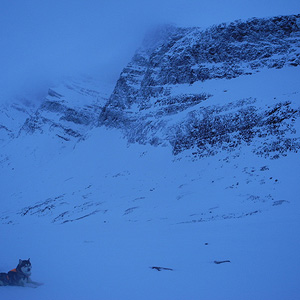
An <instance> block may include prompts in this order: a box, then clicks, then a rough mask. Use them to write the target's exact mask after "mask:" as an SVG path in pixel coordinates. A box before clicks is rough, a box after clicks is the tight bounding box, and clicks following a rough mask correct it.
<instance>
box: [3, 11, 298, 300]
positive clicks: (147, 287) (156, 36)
mask: <svg viewBox="0 0 300 300" xmlns="http://www.w3.org/2000/svg"><path fill="white" fill-rule="evenodd" d="M299 20H300V15H294V16H280V17H274V18H268V19H251V20H248V21H235V22H233V23H230V24H221V25H216V26H213V27H211V28H208V29H206V30H202V29H199V28H177V27H174V26H166V27H163V28H160V29H158V31H155V32H154V33H152V35H149V36H148V37H147V38H146V39H145V42H144V45H143V46H142V47H141V48H140V49H139V50H138V51H137V52H136V54H135V55H134V57H133V59H132V61H131V62H130V63H129V64H128V65H127V66H126V67H125V68H124V70H123V71H122V73H121V75H120V78H119V80H118V82H117V83H116V86H115V87H113V86H112V87H110V86H106V87H104V86H103V85H102V84H101V83H100V82H97V81H96V80H95V79H92V78H82V77H81V78H77V79H69V80H66V81H65V82H63V83H62V84H61V85H60V86H57V87H52V88H50V89H49V92H48V95H46V96H45V99H44V100H43V101H42V102H41V104H40V106H38V107H37V108H35V107H32V106H30V105H28V104H24V103H23V104H22V103H18V104H12V105H10V106H3V107H2V108H1V110H0V116H1V118H0V134H1V138H0V172H1V173H0V174H1V183H0V189H1V192H2V193H1V194H2V197H1V199H2V201H1V209H0V225H1V232H0V242H1V245H4V247H5V249H6V251H5V253H3V254H2V258H3V259H1V260H0V272H2V271H8V270H9V269H12V268H13V267H15V264H16V263H17V261H18V259H19V258H28V257H31V260H32V262H33V264H34V269H33V279H35V280H37V281H43V282H44V283H45V284H44V286H41V287H39V288H38V289H20V288H15V287H0V295H1V297H2V295H3V297H4V298H5V299H8V300H13V299H43V300H44V299H49V300H53V299H57V300H58V299H63V298H68V299H86V298H89V299H106V300H108V299H113V300H119V299H163V300H175V299H178V300H183V299H188V300H194V299H214V300H215V299H272V300H274V299H298V295H299V292H300V290H299V285H298V281H297V278H298V268H299V266H300V260H299V257H298V252H299V249H300V240H299V238H298V235H299V228H300V227H299V225H300V224H299V209H300V206H299V201H298V198H299V197H298V195H299V192H300V190H299V176H298V174H297V173H298V172H297V170H298V168H299V167H300V160H299V154H298V151H299V148H300V136H299V132H300V122H299V116H300V93H299V92H300V86H299V79H300V66H299V63H300V21H299ZM161 268H162V269H161ZM163 268H166V269H163ZM159 270H161V271H159Z"/></svg>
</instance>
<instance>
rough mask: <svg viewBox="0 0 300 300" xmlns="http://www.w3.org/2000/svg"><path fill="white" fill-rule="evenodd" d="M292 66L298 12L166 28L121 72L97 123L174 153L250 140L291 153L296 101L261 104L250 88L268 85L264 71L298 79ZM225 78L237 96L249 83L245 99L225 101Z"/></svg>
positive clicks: (295, 142)
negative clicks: (169, 147)
mask: <svg viewBox="0 0 300 300" xmlns="http://www.w3.org/2000/svg"><path fill="white" fill-rule="evenodd" d="M156 36H157V35H156ZM299 64H300V15H293V16H280V17H274V18H269V19H256V18H254V19H250V20H248V21H245V22H242V21H235V22H233V23H230V24H220V25H216V26H213V27H211V28H208V29H206V30H204V31H203V30H201V29H199V28H175V27H167V28H164V30H163V31H161V33H160V35H159V38H156V39H150V40H146V42H145V45H144V46H143V47H142V48H141V49H140V50H138V51H137V52H136V54H135V56H134V57H133V59H132V61H131V62H130V63H129V64H128V65H127V67H125V68H124V70H123V72H122V73H121V76H120V78H119V80H118V82H117V84H116V87H115V89H114V91H113V93H112V95H111V96H110V98H109V101H108V102H107V104H106V105H105V107H104V109H103V111H102V113H101V116H100V124H101V125H105V126H113V127H117V128H121V129H122V130H123V131H124V132H125V134H126V135H127V137H128V139H129V141H131V142H135V141H136V142H139V143H151V144H155V145H157V144H166V143H170V144H171V145H172V147H173V153H174V154H178V153H180V152H182V151H184V150H187V149H193V153H194V155H197V156H203V155H211V154H214V153H216V152H218V151H219V150H220V149H227V150H230V149H234V148H236V147H238V146H239V145H241V144H243V143H244V144H247V145H250V144H251V143H252V142H253V141H254V139H255V141H257V140H258V141H259V142H257V143H256V146H255V149H254V150H253V151H254V152H255V153H257V154H263V155H266V156H269V155H270V152H274V155H273V154H272V157H273V156H275V155H278V154H279V153H285V152H286V151H290V150H295V151H297V149H298V148H299V139H298V138H297V137H296V135H293V134H296V132H295V128H294V122H295V120H296V119H297V118H298V117H299V108H298V107H297V101H294V100H295V98H293V99H290V98H291V97H290V95H286V97H285V99H283V98H282V99H281V100H280V101H278V100H276V99H274V98H276V97H273V98H272V99H267V98H266V97H265V98H264V99H263V98H262V97H261V96H260V94H259V93H256V92H257V91H256V90H257V84H258V83H259V81H261V79H262V80H264V81H267V79H266V78H262V76H263V75H264V74H268V70H274V71H273V73H272V74H277V75H278V78H279V77H280V76H281V77H282V85H285V84H286V83H284V78H285V76H286V75H284V74H283V73H284V72H286V70H287V69H288V70H289V71H290V72H291V73H290V75H288V77H290V76H295V75H293V74H292V73H293V72H294V71H295V70H292V69H293V68H294V69H296V70H297V71H298V73H295V74H296V76H298V77H299ZM277 70H278V72H276V71H277ZM280 70H285V71H284V72H281V73H280ZM260 73H261V75H259V74H260ZM285 74H286V73H285ZM265 76H268V75H265ZM272 76H273V75H272ZM245 77H247V78H246V79H245ZM278 78H277V79H278ZM234 80H235V81H234ZM269 80H270V81H272V79H271V78H269ZM231 81H234V82H236V88H235V90H236V91H237V90H238V88H239V87H238V85H239V83H241V84H245V82H247V81H248V86H247V88H248V89H250V90H252V91H253V93H252V94H251V93H250V96H251V97H246V98H244V97H237V96H235V95H231V94H230V93H228V95H226V96H225V94H224V93H226V92H227V85H229V86H231V83H230V82H231ZM209 82H214V86H213V85H210V84H209ZM275 85H276V84H275ZM216 87H217V88H216ZM218 88H219V90H218V91H216V90H217V89H218ZM222 88H223V92H224V93H223V95H219V94H220V91H221V89H222ZM265 88H266V89H268V88H271V89H272V88H273V87H272V85H269V86H268V87H267V86H266V87H265ZM276 88H277V87H276ZM240 89H242V87H240ZM262 89H263V88H261V89H260V90H262ZM229 92H230V91H229ZM218 93H219V94H218ZM217 94H218V95H217ZM235 94H236V93H235ZM245 94H247V92H246V93H245ZM248 94H249V93H248ZM271 94H272V92H270V95H271ZM229 96H231V99H229V100H228V98H229ZM257 97H258V98H257ZM216 105H217V106H216ZM266 141H267V142H266Z"/></svg>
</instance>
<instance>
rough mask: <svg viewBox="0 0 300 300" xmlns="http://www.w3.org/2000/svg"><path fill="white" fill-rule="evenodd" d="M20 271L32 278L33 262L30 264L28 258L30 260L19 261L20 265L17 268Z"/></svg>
mask: <svg viewBox="0 0 300 300" xmlns="http://www.w3.org/2000/svg"><path fill="white" fill-rule="evenodd" d="M17 268H18V269H19V270H21V272H22V273H23V274H24V275H26V276H30V275H31V269H32V266H31V262H30V258H28V260H22V259H20V260H19V264H18V267H17Z"/></svg>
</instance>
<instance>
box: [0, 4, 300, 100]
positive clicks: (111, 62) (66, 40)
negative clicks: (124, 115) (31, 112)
mask: <svg viewBox="0 0 300 300" xmlns="http://www.w3.org/2000/svg"><path fill="white" fill-rule="evenodd" d="M296 13H300V1H299V0H272V1H271V0H240V1H238V0H206V1H202V0H149V1H148V0H0V66H1V72H0V97H1V99H0V102H3V100H4V99H7V98H8V97H11V96H12V95H16V94H22V93H23V92H24V93H25V92H26V93H28V92H31V93H33V94H34V93H36V94H37V93H44V92H45V91H47V88H48V86H49V85H50V86H51V85H53V84H55V83H56V82H58V81H60V80H61V78H62V76H68V75H73V74H74V75H76V74H78V73H90V74H95V75H98V76H99V78H101V80H105V81H109V82H113V81H115V80H116V79H117V78H118V75H119V73H120V72H121V70H122V68H123V67H124V66H125V65H126V63H127V62H128V61H129V60H130V58H131V56H132V54H133V53H134V50H135V49H136V48H137V47H138V46H139V44H140V43H141V40H142V38H143V35H144V33H145V31H147V30H149V29H150V28H151V27H153V26H156V25H159V24H164V23H173V24H176V25H178V26H200V27H207V26H210V25H212V24H216V23H221V22H229V21H233V20H236V19H247V18H251V17H270V16H275V15H285V14H296Z"/></svg>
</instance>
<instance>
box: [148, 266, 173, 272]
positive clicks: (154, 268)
mask: <svg viewBox="0 0 300 300" xmlns="http://www.w3.org/2000/svg"><path fill="white" fill-rule="evenodd" d="M150 269H152V270H157V271H159V272H160V271H174V270H173V269H171V268H163V267H150Z"/></svg>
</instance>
